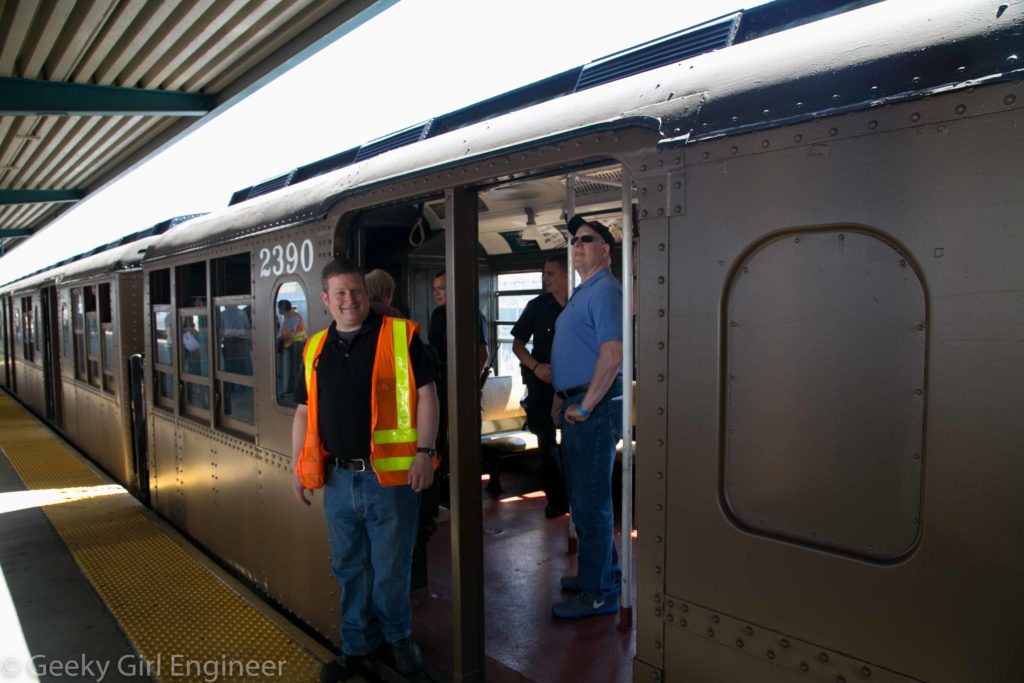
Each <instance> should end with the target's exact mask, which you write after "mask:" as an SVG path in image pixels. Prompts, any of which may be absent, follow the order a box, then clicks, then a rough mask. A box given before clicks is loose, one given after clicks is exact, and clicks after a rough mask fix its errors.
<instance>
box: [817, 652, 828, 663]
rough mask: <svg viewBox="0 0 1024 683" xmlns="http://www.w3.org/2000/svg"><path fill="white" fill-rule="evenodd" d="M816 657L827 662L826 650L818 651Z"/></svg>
mask: <svg viewBox="0 0 1024 683" xmlns="http://www.w3.org/2000/svg"><path fill="white" fill-rule="evenodd" d="M818 659H819V660H821V661H822V662H827V661H828V653H827V652H819V653H818Z"/></svg>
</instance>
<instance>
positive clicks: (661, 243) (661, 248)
mask: <svg viewBox="0 0 1024 683" xmlns="http://www.w3.org/2000/svg"><path fill="white" fill-rule="evenodd" d="M658 251H665V243H664V242H659V243H658Z"/></svg>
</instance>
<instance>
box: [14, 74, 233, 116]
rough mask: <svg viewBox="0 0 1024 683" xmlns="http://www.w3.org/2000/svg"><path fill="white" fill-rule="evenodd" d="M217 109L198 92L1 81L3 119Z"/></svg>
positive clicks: (173, 113)
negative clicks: (6, 117)
mask: <svg viewBox="0 0 1024 683" xmlns="http://www.w3.org/2000/svg"><path fill="white" fill-rule="evenodd" d="M214 106H216V101H215V99H214V98H213V97H210V96H208V95H202V94H198V93H183V92H169V91H166V90H143V89H141V88H118V87H115V86H109V85H86V84H83V83H62V82H53V81H34V80H29V79H22V78H0V116H42V115H46V116H203V115H204V114H207V113H208V112H210V111H211V110H212V109H213V108H214Z"/></svg>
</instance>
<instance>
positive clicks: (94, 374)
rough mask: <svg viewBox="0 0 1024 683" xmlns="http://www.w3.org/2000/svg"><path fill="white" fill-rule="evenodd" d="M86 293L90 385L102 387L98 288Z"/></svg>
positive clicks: (88, 288)
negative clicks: (97, 302) (97, 301)
mask: <svg viewBox="0 0 1024 683" xmlns="http://www.w3.org/2000/svg"><path fill="white" fill-rule="evenodd" d="M84 293H85V337H86V356H87V359H88V362H87V367H88V370H89V384H92V385H93V386H97V387H98V386H100V377H101V376H102V375H101V373H100V365H101V352H100V319H99V311H98V310H97V306H96V288H95V287H86V288H85V289H84Z"/></svg>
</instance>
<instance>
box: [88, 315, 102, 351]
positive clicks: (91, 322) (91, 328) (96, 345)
mask: <svg viewBox="0 0 1024 683" xmlns="http://www.w3.org/2000/svg"><path fill="white" fill-rule="evenodd" d="M85 323H86V327H87V328H88V334H89V356H90V357H91V358H99V357H100V321H99V320H98V319H97V318H96V315H95V314H94V313H90V314H89V315H87V316H86V317H85Z"/></svg>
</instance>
